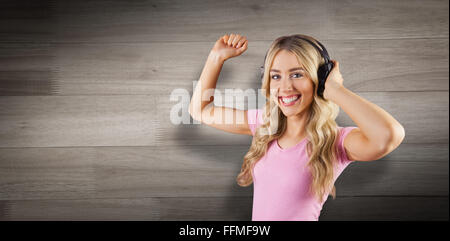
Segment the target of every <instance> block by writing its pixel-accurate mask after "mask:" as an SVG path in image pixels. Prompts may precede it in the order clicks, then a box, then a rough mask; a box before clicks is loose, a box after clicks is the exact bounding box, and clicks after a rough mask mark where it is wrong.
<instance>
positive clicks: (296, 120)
mask: <svg viewBox="0 0 450 241" xmlns="http://www.w3.org/2000/svg"><path fill="white" fill-rule="evenodd" d="M307 118H308V115H307V113H305V112H302V113H300V114H298V115H294V116H289V117H287V122H286V124H287V126H286V131H285V133H284V134H283V135H284V136H285V137H289V138H299V137H302V138H303V137H304V136H305V135H306V133H305V131H306V124H307Z"/></svg>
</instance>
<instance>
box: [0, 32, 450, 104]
mask: <svg viewBox="0 0 450 241" xmlns="http://www.w3.org/2000/svg"><path fill="white" fill-rule="evenodd" d="M218 37H219V36H217V38H218ZM323 43H324V44H325V45H326V46H327V48H328V50H329V52H330V55H331V56H332V58H334V59H337V60H338V61H339V62H340V70H341V73H342V75H343V77H344V84H345V86H346V87H348V88H350V89H352V90H354V91H436V90H438V91H443V90H448V89H449V88H448V85H449V81H448V80H449V79H448V76H449V71H448V70H449V69H448V66H449V62H448V55H447V53H448V46H449V41H448V38H447V39H393V40H330V41H324V42H323ZM213 44H214V41H201V42H182V43H178V42H175V43H173V42H172V43H171V42H169V43H132V44H128V43H124V44H117V43H116V44H26V43H21V44H18V43H10V44H2V45H0V95H4V96H5V95H10V96H13V95H113V94H114V95H119V94H120V95H133V94H157V95H161V94H170V93H171V92H172V91H173V90H174V89H178V88H182V89H186V90H189V91H192V85H193V83H192V82H193V81H197V80H198V78H199V77H200V74H201V71H202V69H203V66H204V64H205V61H206V57H207V55H208V53H209V51H210V49H211V48H212V46H213ZM269 45H270V41H254V40H252V39H249V48H248V50H247V52H246V53H244V54H243V55H241V56H239V57H237V58H233V59H230V60H228V61H227V62H225V64H224V66H223V68H222V71H221V74H220V77H219V81H218V84H217V88H218V89H221V90H224V89H226V88H232V89H243V90H245V89H248V88H254V89H257V88H261V79H260V76H259V66H260V65H262V64H263V63H262V62H263V58H264V54H265V52H266V51H267V48H268V47H269ZM425 80H426V81H425Z"/></svg>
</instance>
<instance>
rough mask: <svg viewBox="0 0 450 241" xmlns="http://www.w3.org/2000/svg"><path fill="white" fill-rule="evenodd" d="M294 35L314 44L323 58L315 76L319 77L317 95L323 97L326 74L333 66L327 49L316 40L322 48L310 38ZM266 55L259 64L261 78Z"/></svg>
mask: <svg viewBox="0 0 450 241" xmlns="http://www.w3.org/2000/svg"><path fill="white" fill-rule="evenodd" d="M294 36H295V37H297V38H299V39H303V40H305V41H307V42H308V43H310V44H311V45H312V46H314V48H316V49H317V50H318V51H319V53H320V55H322V57H323V58H324V60H325V63H324V64H322V65H320V66H319V69H318V70H317V77H318V79H319V86H318V88H317V95H318V96H320V97H322V98H323V91H324V90H325V81H326V80H327V77H328V75H329V74H330V72H331V70H332V69H333V67H334V64H333V62H331V60H330V56H329V55H328V51H327V49H326V48H325V46H323V45H322V44H321V43H320V42H319V41H317V40H316V41H317V43H318V44H319V45H320V47H321V48H322V49H320V48H319V47H318V46H317V45H316V44H314V43H313V42H312V41H311V40H309V39H306V38H304V37H302V36H299V35H294ZM266 57H267V53H266V56H264V63H263V66H261V79H262V80H264V79H263V77H264V64H265V63H266Z"/></svg>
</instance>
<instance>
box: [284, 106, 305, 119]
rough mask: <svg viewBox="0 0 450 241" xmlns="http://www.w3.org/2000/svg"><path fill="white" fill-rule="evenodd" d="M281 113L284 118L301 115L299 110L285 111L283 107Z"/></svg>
mask: <svg viewBox="0 0 450 241" xmlns="http://www.w3.org/2000/svg"><path fill="white" fill-rule="evenodd" d="M281 112H282V113H283V115H285V116H286V117H290V116H295V115H298V114H300V113H301V111H300V109H291V108H289V109H287V110H286V109H285V108H283V107H281Z"/></svg>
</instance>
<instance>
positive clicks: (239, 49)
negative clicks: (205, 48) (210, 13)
mask: <svg viewBox="0 0 450 241" xmlns="http://www.w3.org/2000/svg"><path fill="white" fill-rule="evenodd" d="M247 46H248V40H247V38H246V37H244V36H241V35H239V34H233V33H232V34H230V35H224V36H222V37H220V38H219V39H218V40H217V41H216V43H215V44H214V47H213V48H212V50H211V53H212V54H214V55H217V56H218V57H219V58H221V59H222V60H223V61H225V60H227V59H229V58H233V57H236V56H239V55H241V54H242V53H243V52H245V50H247Z"/></svg>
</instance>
